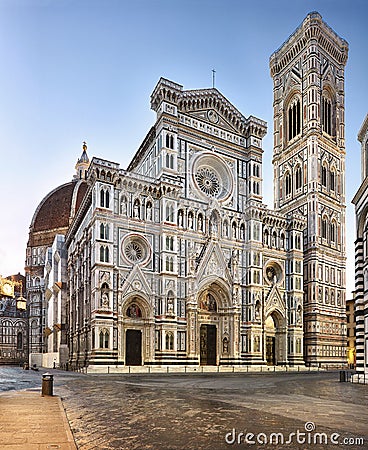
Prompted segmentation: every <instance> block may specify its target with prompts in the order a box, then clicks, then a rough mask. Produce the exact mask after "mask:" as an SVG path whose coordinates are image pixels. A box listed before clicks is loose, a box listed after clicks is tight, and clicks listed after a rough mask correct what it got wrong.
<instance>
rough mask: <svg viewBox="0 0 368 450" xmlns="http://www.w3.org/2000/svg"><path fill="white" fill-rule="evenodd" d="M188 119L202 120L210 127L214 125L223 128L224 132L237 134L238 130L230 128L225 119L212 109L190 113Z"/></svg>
mask: <svg viewBox="0 0 368 450" xmlns="http://www.w3.org/2000/svg"><path fill="white" fill-rule="evenodd" d="M187 114H188V113H187ZM188 115H189V116H190V117H194V118H196V119H199V120H202V121H204V122H208V123H210V124H211V125H215V126H216V127H219V128H223V129H225V130H229V131H231V132H232V133H237V132H238V130H237V129H236V128H235V127H233V126H231V125H230V124H229V123H228V122H227V121H226V119H225V118H224V117H223V116H221V114H219V113H218V112H217V111H215V110H214V109H212V108H211V109H205V110H201V111H191V112H190V113H189V114H188Z"/></svg>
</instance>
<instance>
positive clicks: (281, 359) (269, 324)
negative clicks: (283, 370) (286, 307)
mask: <svg viewBox="0 0 368 450" xmlns="http://www.w3.org/2000/svg"><path fill="white" fill-rule="evenodd" d="M264 337H265V339H264V357H265V360H266V363H267V364H268V365H272V366H274V365H278V364H285V363H286V360H287V358H286V351H287V348H286V328H285V318H284V317H283V316H282V315H281V313H280V312H279V311H277V310H273V312H271V313H270V314H269V315H268V316H267V317H266V319H265V321H264Z"/></svg>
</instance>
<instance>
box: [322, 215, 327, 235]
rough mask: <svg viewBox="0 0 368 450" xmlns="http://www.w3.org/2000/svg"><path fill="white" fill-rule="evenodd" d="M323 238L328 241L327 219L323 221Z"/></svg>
mask: <svg viewBox="0 0 368 450" xmlns="http://www.w3.org/2000/svg"><path fill="white" fill-rule="evenodd" d="M322 238H323V239H327V219H326V218H323V219H322Z"/></svg>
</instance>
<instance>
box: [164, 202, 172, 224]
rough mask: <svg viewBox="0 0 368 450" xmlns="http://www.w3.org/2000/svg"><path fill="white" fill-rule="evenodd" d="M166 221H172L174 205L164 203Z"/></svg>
mask: <svg viewBox="0 0 368 450" xmlns="http://www.w3.org/2000/svg"><path fill="white" fill-rule="evenodd" d="M166 221H167V222H174V207H173V206H172V205H171V204H170V205H166Z"/></svg>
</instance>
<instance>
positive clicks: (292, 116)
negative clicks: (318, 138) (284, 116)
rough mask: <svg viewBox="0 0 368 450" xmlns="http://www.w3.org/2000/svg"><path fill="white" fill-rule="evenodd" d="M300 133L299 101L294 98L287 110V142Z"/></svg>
mask: <svg viewBox="0 0 368 450" xmlns="http://www.w3.org/2000/svg"><path fill="white" fill-rule="evenodd" d="M300 131H301V114H300V100H299V99H298V98H295V99H294V100H293V101H292V102H291V104H290V106H289V109H288V137H289V141H290V140H291V139H293V138H294V137H295V136H298V134H300Z"/></svg>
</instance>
